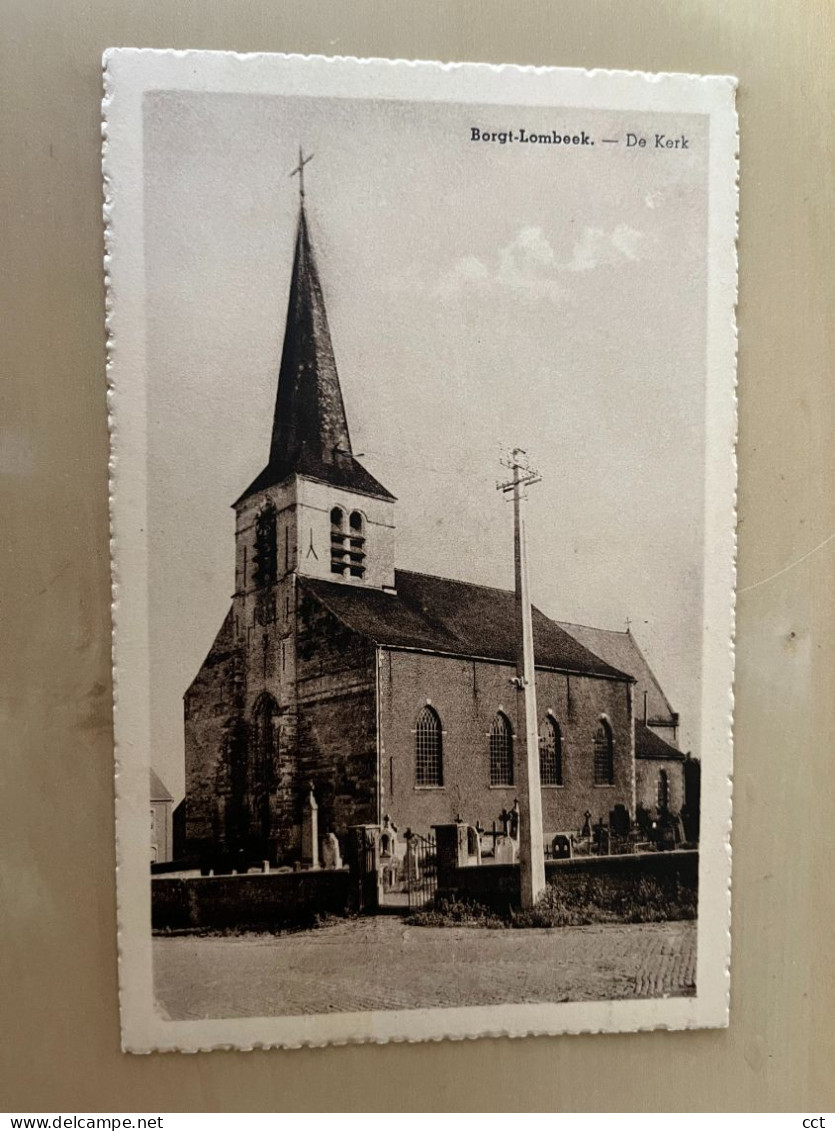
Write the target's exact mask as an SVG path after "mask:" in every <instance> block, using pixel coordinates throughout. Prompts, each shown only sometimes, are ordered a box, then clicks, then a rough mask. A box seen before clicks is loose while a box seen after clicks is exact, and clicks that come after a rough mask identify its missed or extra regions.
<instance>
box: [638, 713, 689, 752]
mask: <svg viewBox="0 0 835 1131" xmlns="http://www.w3.org/2000/svg"><path fill="white" fill-rule="evenodd" d="M635 757H636V758H643V759H646V760H647V761H651V762H661V761H663V762H670V761H673V762H683V761H684V755H683V754H682V752H681V751H680V750H678V749H676V747H675V746H671V745H670V744H669V742H665V741H664V739H663V738H661V737H659V735H657V734H656V733H655V731H652V730H650V729H649V727H647V726H644V724H643V723H641V722H638V720H637V719H636V720H635Z"/></svg>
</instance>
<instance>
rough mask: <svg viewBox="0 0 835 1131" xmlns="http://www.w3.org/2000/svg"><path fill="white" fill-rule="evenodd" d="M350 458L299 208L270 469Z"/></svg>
mask: <svg viewBox="0 0 835 1131" xmlns="http://www.w3.org/2000/svg"><path fill="white" fill-rule="evenodd" d="M350 454H351V437H350V435H349V433H348V422H347V420H346V419H345V406H344V404H343V402H342V390H341V389H340V387H339V377H338V376H337V372H336V360H335V358H334V356H333V345H332V343H331V335H330V329H329V328H328V318H327V314H326V313H325V301H324V298H323V297H322V285H321V283H320V282H319V273H318V271H317V270H316V261H315V259H314V257H313V249H312V247H311V246H310V236H309V234H308V230H307V217H306V216H305V212H304V204H301V205H300V207H299V226H298V232H297V235H296V252H295V256H294V259H293V278H292V282H291V284H290V300H289V303H288V306H287V328H286V330H285V332H284V348H283V350H282V354H281V369H280V370H279V376H278V394H277V396H276V402H275V419H274V422H273V435H272V443H271V445H270V463H271V464H276V465H279V464H285V465H287V467H288V470H289V469H291V468H295V467H296V464H297V463H298V462H299V460H300V459H304V460H305V461H307V460H309V459H311V458H312V459H313V460H314V461H315V462H316V463H317V464H319V463H322V464H332V463H335V462H338V461H339V459H340V458H341V457H343V456H350Z"/></svg>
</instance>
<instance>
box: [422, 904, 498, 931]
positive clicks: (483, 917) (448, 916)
mask: <svg viewBox="0 0 835 1131" xmlns="http://www.w3.org/2000/svg"><path fill="white" fill-rule="evenodd" d="M404 922H405V923H407V924H408V925H409V926H410V927H509V926H510V924H509V922H508V920H507V919H503V918H502V917H501V916H500V915H497V914H496V913H495V912H494V911H490V910H489V908H487V907H483V906H482V905H481V904H480V903H472V902H470V901H469V900H466V899H441V900H439V902H438V906H437V907H432V908H429V909H428V910H426V911H416V912H415V913H414V914H413V915H409V916H407V917H406V919H405V920H404Z"/></svg>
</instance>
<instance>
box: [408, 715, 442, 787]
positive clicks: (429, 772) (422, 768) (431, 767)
mask: <svg viewBox="0 0 835 1131" xmlns="http://www.w3.org/2000/svg"><path fill="white" fill-rule="evenodd" d="M443 784H444V754H443V736H442V733H441V720H440V718H439V717H438V713H437V711H434V710H433V709H432V708H431V707H430V706H429V705H428V704H427V705H426V706H425V707H424V708H423V710H422V711H421V712H420V714H419V715H418V717H417V722H416V723H415V785H424V786H426V785H434V786H441V785H443Z"/></svg>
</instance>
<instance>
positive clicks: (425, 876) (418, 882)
mask: <svg viewBox="0 0 835 1131" xmlns="http://www.w3.org/2000/svg"><path fill="white" fill-rule="evenodd" d="M405 840H406V854H405V856H404V858H403V886H404V889H405V891H406V893H407V895H408V901H409V910H410V911H419V910H421V909H422V908H424V907H431V906H432V905H433V904H434V902H435V894H436V892H437V890H438V850H437V847H436V845H435V839H434V837H429V836H419V835H418V834H416V833H411V834H410V833H409V832H408V830H407V832H406V837H405Z"/></svg>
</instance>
